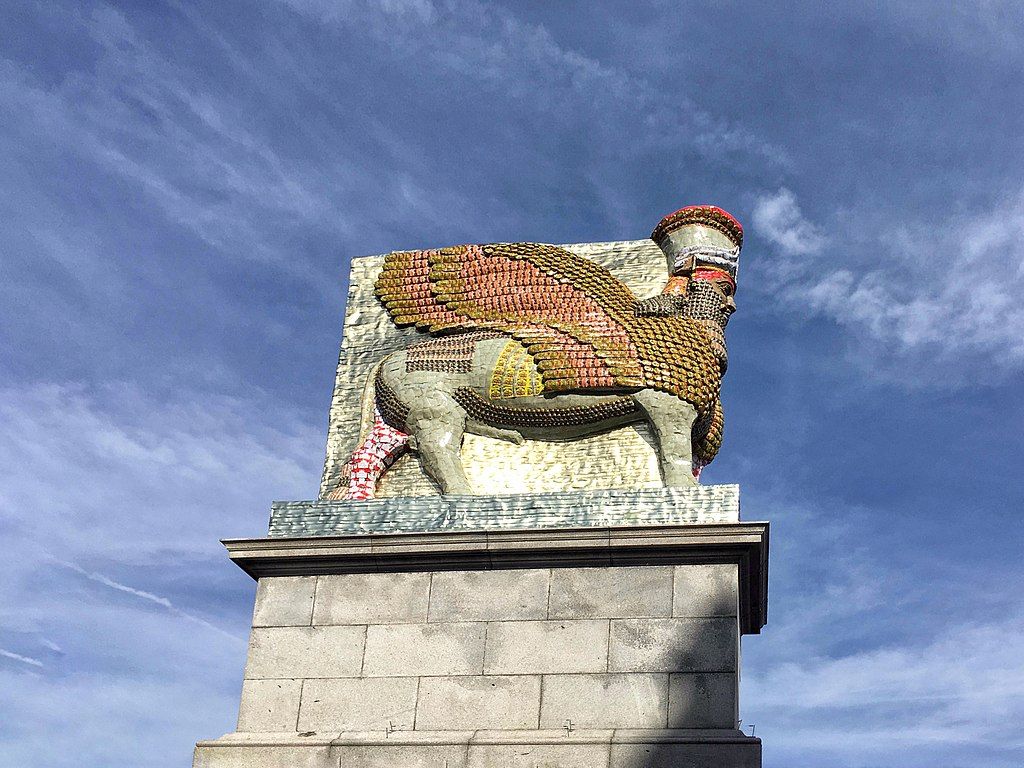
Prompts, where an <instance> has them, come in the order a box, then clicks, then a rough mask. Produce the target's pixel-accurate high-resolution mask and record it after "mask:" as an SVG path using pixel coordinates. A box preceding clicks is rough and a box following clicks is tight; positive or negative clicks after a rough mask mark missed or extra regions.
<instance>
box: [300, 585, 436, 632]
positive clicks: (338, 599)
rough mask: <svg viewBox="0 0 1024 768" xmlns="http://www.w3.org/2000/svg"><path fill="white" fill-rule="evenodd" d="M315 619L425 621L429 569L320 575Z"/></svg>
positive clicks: (320, 622) (325, 621) (334, 621)
mask: <svg viewBox="0 0 1024 768" xmlns="http://www.w3.org/2000/svg"><path fill="white" fill-rule="evenodd" d="M319 579H320V583H319V584H318V586H317V590H316V604H315V605H314V607H313V623H314V624H316V625H326V624H399V623H413V622H422V621H426V618H427V599H428V597H429V594H430V574H429V573H352V574H346V575H344V576H320V577H319Z"/></svg>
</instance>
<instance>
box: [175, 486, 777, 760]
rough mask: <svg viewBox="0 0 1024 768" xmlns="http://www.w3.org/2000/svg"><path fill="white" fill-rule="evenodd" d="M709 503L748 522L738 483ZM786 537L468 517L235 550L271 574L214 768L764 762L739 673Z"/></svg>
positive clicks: (209, 750) (207, 754)
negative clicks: (747, 726) (231, 725)
mask: <svg viewBox="0 0 1024 768" xmlns="http://www.w3.org/2000/svg"><path fill="white" fill-rule="evenodd" d="M645 493H646V492H640V493H636V494H634V501H635V502H637V503H639V504H640V506H642V505H643V504H642V502H643V501H644V500H648V501H649V500H650V499H647V496H645V495H644V494H645ZM716 494H717V496H716ZM648 495H649V494H648ZM570 496H572V494H553V495H552V498H551V499H550V501H551V504H552V505H553V507H552V509H553V510H555V511H557V510H558V509H562V508H563V507H566V505H567V504H568V506H570V507H571V506H572V505H571V501H572V500H571V499H569V498H568V497H570ZM705 496H706V498H717V502H715V503H711V502H708V505H707V508H705V509H703V514H707V515H710V517H709V518H708V519H710V520H714V519H716V518H717V519H722V518H729V517H732V518H733V520H735V517H734V516H733V508H732V506H730V505H731V504H732V503H733V502H735V498H734V497H735V488H734V487H725V488H720V489H718V490H717V491H713V490H710V489H709V490H707V491H705ZM577 501H578V503H579V506H580V507H581V508H582V507H583V506H585V505H586V504H587V503H593V498H592V494H590V495H588V494H579V499H577ZM705 501H706V499H705ZM421 502H422V503H427V502H426V500H421ZM694 502H695V503H696V498H695V500H694ZM432 503H435V504H440V505H442V506H444V505H447V504H451V503H453V502H452V500H451V499H448V500H442V499H437V498H435V499H434V500H432ZM474 503H476V504H478V505H479V504H484V505H485V506H486V505H487V504H488V503H493V504H495V505H497V506H498V507H501V501H500V497H499V498H497V499H496V500H493V501H491V502H489V501H488V499H487V498H486V497H484V498H483V499H478V500H476V501H475V502H474ZM715 504H717V506H716V505H715ZM318 506H320V505H316V504H314V505H312V507H318ZM681 506H683V507H685V506H686V505H681ZM698 506H699V505H698ZM298 508H299V506H298V505H294V504H293V505H286V506H281V505H278V506H277V507H276V508H275V515H279V514H280V511H281V510H282V509H285V510H286V511H287V510H291V512H294V511H295V510H296V509H298ZM695 509H696V508H695ZM321 511H322V510H321ZM634 511H635V512H637V513H638V514H641V515H642V514H643V512H642V510H634ZM337 512H338V510H337V509H335V510H334V511H333V512H332V513H331V514H335V513H337ZM690 512H691V513H694V514H695V512H694V510H690ZM677 513H678V514H680V515H682V514H686V510H685V509H679V510H677ZM416 514H419V513H416ZM314 518H315V515H314ZM314 518H309V519H307V521H306V523H305V524H304V525H305V527H306V529H307V530H314V529H315V527H316V523H315V522H312V520H313V519H314ZM291 519H292V523H295V522H296V521H295V519H294V518H291ZM320 519H321V522H325V521H326V523H327V524H330V525H334V524H335V523H336V522H337V521H336V520H334V518H331V517H330V516H329V515H328V517H326V518H324V517H321V518H320ZM296 524H297V523H296ZM767 534H768V530H767V524H766V523H740V522H702V523H690V524H673V525H662V524H647V525H641V524H635V523H634V524H632V525H618V526H615V525H603V526H602V525H596V524H594V525H590V526H585V527H564V526H563V527H552V528H533V529H522V530H493V529H492V530H479V529H474V528H472V527H469V528H466V527H462V526H458V525H456V526H454V527H453V528H451V529H448V530H433V531H425V532H421V533H364V534H350V535H342V536H337V535H327V536H325V535H314V536H290V537H282V536H276V537H268V538H263V539H250V540H234V541H228V542H226V545H227V547H228V550H229V552H230V555H231V557H232V559H233V560H235V562H236V563H238V565H239V566H241V567H242V568H243V569H244V570H246V571H247V572H248V573H250V574H251V575H253V576H254V577H255V578H257V579H258V580H259V587H258V591H257V598H256V607H255V611H254V616H253V629H252V635H251V641H250V646H249V656H248V661H247V664H246V670H245V680H244V683H243V687H242V698H241V706H240V711H239V719H238V729H237V732H236V733H233V734H229V735H227V736H224V737H222V738H220V739H217V740H215V741H209V742H200V743H199V744H198V745H197V747H196V753H195V763H194V765H195V766H197V768H198V767H199V766H202V767H203V768H223V767H226V766H232V767H234V766H247V767H248V766H253V767H259V768H285V767H286V766H287V768H294V767H295V766H304V767H306V766H308V767H309V768H313V767H316V768H320V767H321V766H323V767H324V768H326V767H327V766H330V768H339V766H341V767H344V768H354V767H357V766H358V767H359V768H377V767H381V768H383V767H384V766H388V767H389V768H396V767H397V768H402V767H404V766H409V767H412V766H416V767H417V768H419V767H422V768H492V767H493V768H498V767H499V766H500V767H501V768H508V767H509V766H522V767H523V768H535V766H545V767H546V768H570V767H571V768H577V767H579V768H583V767H584V766H585V767H586V768H590V767H591V766H610V767H614V768H654V767H655V766H675V765H687V766H691V768H703V767H705V766H706V767H707V768H711V766H714V767H715V768H730V767H732V766H736V767H737V768H738V767H740V766H742V767H743V768H753V767H754V766H760V764H761V760H760V741H759V740H758V739H754V738H751V737H748V736H745V735H744V734H743V733H741V732H740V730H739V729H738V725H739V723H738V680H739V657H740V654H739V652H740V637H741V635H742V634H749V633H753V632H758V631H759V630H760V628H761V626H762V625H763V624H764V620H765V608H766V597H767V594H766V576H767V572H766V569H767Z"/></svg>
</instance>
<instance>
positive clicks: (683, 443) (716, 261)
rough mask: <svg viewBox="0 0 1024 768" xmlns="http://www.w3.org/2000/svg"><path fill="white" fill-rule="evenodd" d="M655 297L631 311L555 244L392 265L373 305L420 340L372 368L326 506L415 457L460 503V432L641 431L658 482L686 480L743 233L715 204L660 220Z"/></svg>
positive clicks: (705, 417)
mask: <svg viewBox="0 0 1024 768" xmlns="http://www.w3.org/2000/svg"><path fill="white" fill-rule="evenodd" d="M651 238H652V239H653V240H654V241H655V242H656V243H657V244H658V245H659V246H660V247H661V249H662V250H663V251H664V253H665V255H666V257H667V259H668V272H669V275H668V282H667V284H666V286H665V288H664V290H663V292H662V293H661V294H660V295H657V296H654V297H652V298H649V299H646V300H640V299H638V298H637V297H636V296H634V295H633V293H632V291H630V289H629V288H627V287H626V286H625V285H624V284H623V283H622V282H620V281H619V280H618V279H617V278H615V277H614V276H613V275H612V274H611V273H610V272H609V271H608V270H606V269H605V268H604V267H601V266H599V265H597V264H595V263H593V262H591V261H589V260H588V259H585V258H583V257H581V256H578V255H576V254H573V253H571V252H570V251H567V250H565V249H563V248H559V247H557V246H553V245H543V244H537V243H498V244H490V245H460V246H454V247H450V248H441V249H437V250H426V251H403V252H396V253H391V254H389V255H388V256H387V257H386V258H385V262H384V267H383V269H382V271H381V273H380V276H379V277H378V279H377V282H376V294H377V296H378V297H379V299H380V301H381V302H382V303H383V304H384V306H385V307H386V308H387V310H388V312H389V314H390V315H391V318H392V320H393V321H394V322H395V324H396V325H398V326H400V327H401V326H408V325H415V326H416V328H417V329H419V330H422V331H425V332H427V333H429V334H430V338H428V339H427V340H425V341H423V342H420V343H417V344H414V345H412V346H410V347H407V348H405V349H402V350H399V351H397V352H395V353H393V354H390V355H388V356H387V357H385V358H384V360H383V361H381V363H380V364H379V366H378V367H377V368H376V371H375V373H374V374H373V376H374V377H375V378H374V395H375V396H374V399H373V408H374V412H373V419H372V427H371V429H370V431H369V434H368V435H367V436H366V438H365V440H364V441H363V442H362V444H361V445H360V446H359V447H358V448H357V449H356V450H355V451H354V452H353V453H352V455H351V457H350V458H349V460H348V463H347V465H346V467H345V471H344V473H343V480H342V482H341V483H340V484H339V485H338V486H337V487H336V488H334V489H333V490H331V491H330V492H329V493H328V494H327V496H326V498H329V499H330V498H334V499H371V498H373V496H374V491H375V488H376V483H377V480H378V479H379V478H380V476H381V475H382V474H383V473H384V472H385V471H386V470H387V468H388V466H390V464H391V463H392V462H393V461H394V460H395V459H396V458H397V457H398V456H399V455H401V454H402V453H403V452H405V451H407V450H409V449H414V450H415V451H416V452H417V453H418V454H419V460H420V462H421V464H422V467H423V470H424V471H425V472H426V474H427V475H428V476H429V477H430V478H431V479H433V480H434V481H435V482H436V483H437V485H438V486H439V487H440V489H441V492H442V493H445V494H468V493H473V492H474V489H473V488H472V487H471V485H470V482H469V480H468V479H467V477H466V473H465V471H464V469H463V466H462V462H461V458H460V449H461V445H462V438H463V435H464V434H465V433H466V432H470V433H472V434H478V435H485V436H488V437H493V438H498V439H503V440H509V441H513V442H521V441H522V440H524V439H534V440H571V439H574V438H578V437H581V436H584V435H588V434H593V433H596V432H599V431H603V430H608V429H612V428H615V427H620V426H623V425H626V424H630V423H634V422H638V421H647V422H648V423H649V424H650V426H651V430H652V433H653V436H654V439H655V442H656V446H657V449H658V455H659V460H660V465H661V473H662V478H663V480H664V482H665V484H666V485H667V486H689V485H694V484H696V483H697V480H698V478H699V476H700V471H701V469H702V468H703V467H705V466H706V465H707V464H708V463H710V462H711V460H712V459H714V457H715V455H716V453H717V452H718V448H719V446H720V444H721V441H722V426H723V416H722V406H721V403H720V401H719V389H720V386H721V380H722V375H723V374H724V373H725V370H726V365H727V354H726V346H725V334H724V330H725V326H726V324H727V323H728V322H729V317H730V315H732V313H733V312H734V311H735V309H736V305H735V302H734V298H733V296H734V294H735V291H736V275H737V268H738V264H739V252H740V248H741V247H742V244H743V228H742V227H741V226H740V224H739V222H738V221H736V219H734V218H733V217H732V216H731V215H730V214H728V213H727V212H725V211H724V210H722V209H720V208H716V207H714V206H706V205H701V206H690V207H687V208H682V209H680V210H678V211H676V212H675V213H672V214H669V215H668V216H666V217H665V218H663V219H662V220H661V222H660V223H659V224H658V226H657V228H656V229H655V230H654V232H653V234H652V235H651Z"/></svg>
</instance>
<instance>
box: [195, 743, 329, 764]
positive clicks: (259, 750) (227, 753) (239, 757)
mask: <svg viewBox="0 0 1024 768" xmlns="http://www.w3.org/2000/svg"><path fill="white" fill-rule="evenodd" d="M192 766H193V768H338V761H337V759H335V758H334V757H332V755H331V748H330V747H329V746H316V747H298V748H297V747H294V746H261V745H259V744H242V743H239V744H234V745H230V746H207V745H204V744H200V745H197V746H196V750H195V754H194V756H193V762H192Z"/></svg>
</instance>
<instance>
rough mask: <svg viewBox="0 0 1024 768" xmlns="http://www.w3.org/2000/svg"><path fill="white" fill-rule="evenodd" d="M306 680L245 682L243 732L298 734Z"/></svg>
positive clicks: (240, 709) (241, 706)
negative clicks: (298, 722) (298, 721)
mask: <svg viewBox="0 0 1024 768" xmlns="http://www.w3.org/2000/svg"><path fill="white" fill-rule="evenodd" d="M301 690H302V680H243V681H242V701H241V703H240V704H239V707H238V730H240V731H294V730H295V724H296V722H297V720H298V716H299V694H300V692H301Z"/></svg>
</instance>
